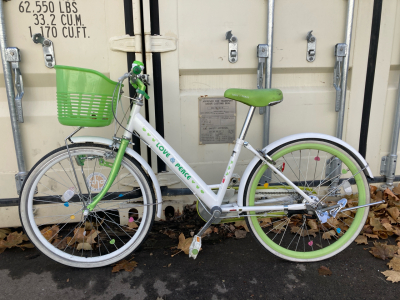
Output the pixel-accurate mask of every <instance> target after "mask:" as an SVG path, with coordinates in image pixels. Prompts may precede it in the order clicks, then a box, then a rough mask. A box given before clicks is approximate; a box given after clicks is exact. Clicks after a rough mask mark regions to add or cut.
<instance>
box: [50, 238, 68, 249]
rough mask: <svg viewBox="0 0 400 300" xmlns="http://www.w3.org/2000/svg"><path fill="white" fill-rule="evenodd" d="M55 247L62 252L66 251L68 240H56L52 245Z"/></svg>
mask: <svg viewBox="0 0 400 300" xmlns="http://www.w3.org/2000/svg"><path fill="white" fill-rule="evenodd" d="M51 244H52V245H53V246H54V247H56V248H57V249H60V250H64V249H65V248H66V247H67V244H68V243H67V239H62V240H61V239H59V238H57V239H55V240H54V241H53V242H52V243H51Z"/></svg>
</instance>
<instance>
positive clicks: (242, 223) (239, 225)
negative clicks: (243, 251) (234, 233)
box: [235, 220, 250, 232]
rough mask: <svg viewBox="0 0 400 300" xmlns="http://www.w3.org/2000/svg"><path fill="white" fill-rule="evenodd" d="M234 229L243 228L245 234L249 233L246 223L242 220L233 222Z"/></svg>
mask: <svg viewBox="0 0 400 300" xmlns="http://www.w3.org/2000/svg"><path fill="white" fill-rule="evenodd" d="M235 227H236V228H237V227H244V229H245V230H246V231H247V232H250V231H249V228H248V227H247V224H246V221H244V220H240V221H237V222H235Z"/></svg>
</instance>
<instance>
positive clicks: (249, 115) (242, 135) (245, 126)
mask: <svg viewBox="0 0 400 300" xmlns="http://www.w3.org/2000/svg"><path fill="white" fill-rule="evenodd" d="M254 110H255V107H254V106H250V108H249V112H248V113H247V117H246V120H244V124H243V128H242V131H241V132H240V135H239V140H244V138H245V137H246V133H247V129H249V126H250V122H251V119H252V118H253V115H254Z"/></svg>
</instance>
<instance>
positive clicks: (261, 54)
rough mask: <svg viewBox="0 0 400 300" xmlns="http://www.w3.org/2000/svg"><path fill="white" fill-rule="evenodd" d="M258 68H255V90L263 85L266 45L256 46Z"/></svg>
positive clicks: (266, 54) (266, 55)
mask: <svg viewBox="0 0 400 300" xmlns="http://www.w3.org/2000/svg"><path fill="white" fill-rule="evenodd" d="M257 57H258V68H257V88H258V89H262V88H263V83H264V69H265V63H266V60H267V58H268V45H267V44H259V45H258V46H257Z"/></svg>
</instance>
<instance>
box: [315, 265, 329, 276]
mask: <svg viewBox="0 0 400 300" xmlns="http://www.w3.org/2000/svg"><path fill="white" fill-rule="evenodd" d="M318 274H319V275H327V276H330V275H332V271H331V270H329V268H327V267H325V266H321V267H320V268H319V269H318Z"/></svg>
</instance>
